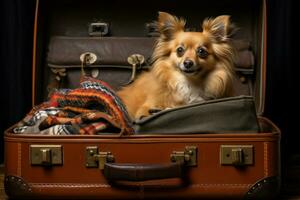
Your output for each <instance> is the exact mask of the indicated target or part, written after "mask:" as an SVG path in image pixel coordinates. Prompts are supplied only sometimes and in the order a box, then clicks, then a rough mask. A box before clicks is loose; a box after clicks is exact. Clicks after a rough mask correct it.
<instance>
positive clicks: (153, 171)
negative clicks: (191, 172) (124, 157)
mask: <svg viewBox="0 0 300 200" xmlns="http://www.w3.org/2000/svg"><path fill="white" fill-rule="evenodd" d="M183 169H184V163H170V164H123V163H122V164H120V163H105V165H104V172H103V173H104V176H105V177H106V178H107V179H108V180H109V181H146V180H157V179H167V178H181V177H182V176H183Z"/></svg>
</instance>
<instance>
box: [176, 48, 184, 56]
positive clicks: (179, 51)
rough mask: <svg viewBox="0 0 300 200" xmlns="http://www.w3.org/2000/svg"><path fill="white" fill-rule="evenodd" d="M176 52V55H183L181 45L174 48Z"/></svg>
mask: <svg viewBox="0 0 300 200" xmlns="http://www.w3.org/2000/svg"><path fill="white" fill-rule="evenodd" d="M176 53H177V56H179V57H181V56H183V54H184V48H183V47H178V48H177V49H176Z"/></svg>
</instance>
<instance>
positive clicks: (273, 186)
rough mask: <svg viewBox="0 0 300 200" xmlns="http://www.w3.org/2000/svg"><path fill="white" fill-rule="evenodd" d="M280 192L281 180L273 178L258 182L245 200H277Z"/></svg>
mask: <svg viewBox="0 0 300 200" xmlns="http://www.w3.org/2000/svg"><path fill="white" fill-rule="evenodd" d="M279 191H280V178H279V177H277V176H271V177H267V178H263V179H261V180H259V181H257V182H256V183H255V184H253V185H252V186H251V188H250V189H249V191H248V192H247V193H246V195H245V197H244V199H245V200H250V199H261V200H265V199H276V198H277V197H278V194H279Z"/></svg>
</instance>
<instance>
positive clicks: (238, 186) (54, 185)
mask: <svg viewBox="0 0 300 200" xmlns="http://www.w3.org/2000/svg"><path fill="white" fill-rule="evenodd" d="M30 186H33V187H72V188H77V187H81V188H82V187H86V188H88V187H101V188H102V187H106V188H108V187H111V186H110V185H108V184H80V183H78V184H76V183H74V184H72V183H31V184H30ZM139 186H140V185H139ZM191 187H202V188H212V187H222V188H223V187H227V188H249V187H251V184H193V185H191Z"/></svg>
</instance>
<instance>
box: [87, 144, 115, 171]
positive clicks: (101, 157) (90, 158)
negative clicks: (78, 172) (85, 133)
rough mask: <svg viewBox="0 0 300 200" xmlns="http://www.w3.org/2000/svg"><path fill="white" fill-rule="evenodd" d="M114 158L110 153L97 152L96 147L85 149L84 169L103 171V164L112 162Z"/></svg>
mask: <svg viewBox="0 0 300 200" xmlns="http://www.w3.org/2000/svg"><path fill="white" fill-rule="evenodd" d="M114 160H115V157H114V156H113V155H112V153H111V152H98V147H97V146H89V147H87V148H86V167H89V168H96V167H98V168H99V169H101V170H102V169H104V164H105V163H107V162H114Z"/></svg>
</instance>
